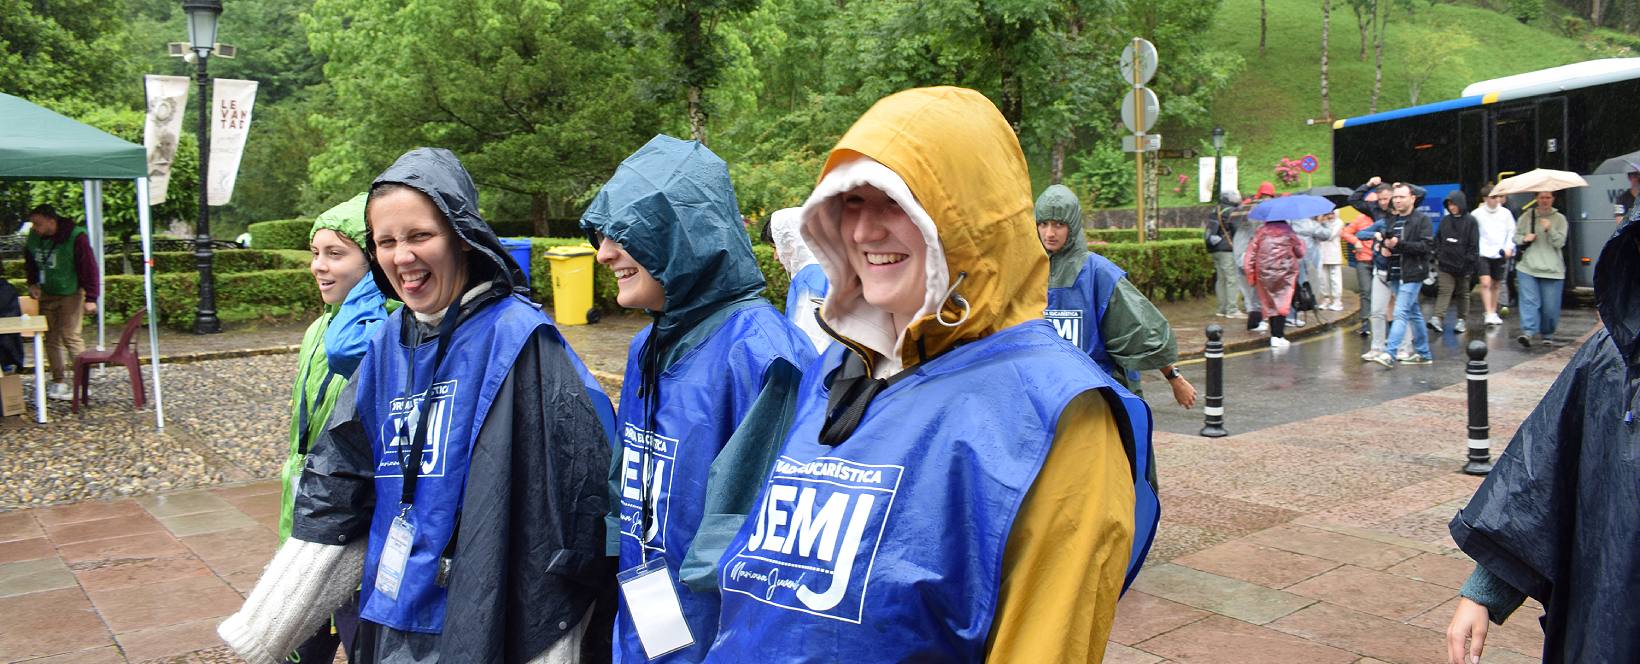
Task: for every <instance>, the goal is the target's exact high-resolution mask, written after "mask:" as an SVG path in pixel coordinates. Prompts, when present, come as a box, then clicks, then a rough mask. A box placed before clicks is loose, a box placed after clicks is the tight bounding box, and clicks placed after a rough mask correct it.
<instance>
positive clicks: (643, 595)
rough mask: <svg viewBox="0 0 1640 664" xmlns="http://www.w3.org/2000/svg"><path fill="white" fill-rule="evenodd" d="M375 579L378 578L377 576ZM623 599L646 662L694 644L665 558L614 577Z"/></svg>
mask: <svg viewBox="0 0 1640 664" xmlns="http://www.w3.org/2000/svg"><path fill="white" fill-rule="evenodd" d="M377 578H380V577H379V576H378V577H377ZM615 579H616V580H617V581H619V582H620V584H621V596H622V597H624V598H626V608H627V614H628V615H630V616H631V617H632V625H633V627H636V628H637V630H638V641H639V642H640V643H642V644H643V652H644V654H645V655H647V656H648V657H649V659H656V658H658V657H662V656H665V655H667V654H670V653H673V652H676V651H678V650H682V649H684V648H687V647H689V646H691V645H694V643H695V637H694V635H693V634H690V633H689V623H688V622H687V621H685V620H684V619H683V605H682V604H680V603H679V602H678V589H677V584H675V583H673V582H672V571H671V570H670V569H667V567H666V559H665V558H659V557H657V558H655V559H653V560H650V561H647V562H645V563H644V564H642V565H639V566H637V567H633V568H631V569H628V570H626V571H624V572H621V573H620V574H617V575H615Z"/></svg>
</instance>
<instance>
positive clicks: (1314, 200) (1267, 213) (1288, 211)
mask: <svg viewBox="0 0 1640 664" xmlns="http://www.w3.org/2000/svg"><path fill="white" fill-rule="evenodd" d="M1334 207H1336V206H1334V205H1333V202H1332V201H1329V200H1327V199H1325V198H1322V197H1320V196H1306V195H1303V194H1300V195H1297V196H1283V197H1281V198H1272V199H1270V200H1267V201H1264V202H1263V203H1259V204H1258V205H1257V206H1256V207H1254V208H1253V211H1252V212H1248V213H1247V218H1248V219H1252V220H1254V221H1290V220H1293V219H1304V218H1307V217H1315V216H1319V215H1323V214H1326V213H1328V212H1332V211H1333V208H1334Z"/></svg>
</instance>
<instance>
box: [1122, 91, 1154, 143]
mask: <svg viewBox="0 0 1640 664" xmlns="http://www.w3.org/2000/svg"><path fill="white" fill-rule="evenodd" d="M1134 93H1138V94H1137V95H1136V94H1134ZM1135 100H1138V101H1139V102H1140V103H1143V104H1144V108H1143V109H1142V110H1143V111H1144V120H1145V121H1144V124H1143V125H1142V126H1141V125H1140V124H1139V110H1141V109H1137V108H1134V104H1135ZM1161 114H1162V103H1161V102H1160V101H1158V100H1157V99H1156V93H1155V91H1153V90H1151V89H1150V88H1138V89H1135V90H1128V93H1127V95H1126V96H1124V97H1122V124H1123V125H1125V126H1126V127H1127V128H1128V131H1131V132H1133V133H1135V134H1143V133H1145V132H1147V131H1150V128H1151V127H1154V126H1156V116H1158V115H1161Z"/></svg>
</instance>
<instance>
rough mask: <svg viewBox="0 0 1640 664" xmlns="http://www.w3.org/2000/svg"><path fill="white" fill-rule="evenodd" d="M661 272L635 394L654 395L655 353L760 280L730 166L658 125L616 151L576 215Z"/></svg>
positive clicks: (759, 287) (586, 227)
mask: <svg viewBox="0 0 1640 664" xmlns="http://www.w3.org/2000/svg"><path fill="white" fill-rule="evenodd" d="M581 230H582V231H584V232H586V233H587V234H588V235H589V236H594V235H602V236H603V237H607V238H609V239H610V240H613V241H614V242H615V243H616V244H619V245H621V248H622V249H624V250H626V252H627V253H628V254H629V255H631V256H632V258H633V260H636V261H638V264H639V265H642V266H643V268H644V269H645V270H647V271H649V274H650V276H652V277H654V278H655V280H656V281H658V282H660V284H661V289H662V290H663V291H664V292H665V294H666V304H665V308H664V309H662V310H661V311H651V312H649V314H650V316H652V317H653V318H654V320H655V322H654V325H653V326H652V327H651V329H650V331H649V338H648V339H647V340H646V341H645V342H644V347H643V350H642V353H641V363H642V365H641V366H642V375H643V383H642V385H641V386H640V388H639V389H640V391H639V394H640V395H642V396H643V397H644V398H645V399H646V400H647V401H648V403H649V404H650V405H651V406H654V405H655V404H657V403H658V402H659V399H657V398H656V396H657V395H658V392H659V390H660V374H661V366H660V365H661V359H662V357H664V356H665V354H666V352H667V351H668V350H670V349H671V348H672V347H673V346H674V345H676V344H677V342H678V341H679V340H680V339H682V338H683V336H684V334H686V333H687V332H688V331H689V330H691V329H693V328H694V327H695V325H697V324H699V323H700V322H701V321H702V320H705V319H706V318H707V317H708V316H710V315H712V314H714V313H716V312H718V311H721V310H722V309H723V308H725V307H728V306H733V305H735V304H737V303H742V302H751V301H755V300H756V299H757V298H758V295H759V294H760V293H762V292H763V289H764V288H765V287H766V286H767V284H766V283H765V281H764V278H763V272H762V271H761V270H760V269H758V267H757V258H756V256H754V255H753V254H752V243H751V238H749V237H747V235H746V230H745V227H744V226H743V225H742V224H741V221H740V205H739V203H738V202H737V201H736V199H735V190H734V186H733V185H732V184H730V182H729V166H728V164H726V163H724V161H723V160H722V159H720V158H718V156H717V155H716V154H714V153H713V152H712V151H711V150H709V149H707V148H706V146H704V145H701V144H700V143H699V142H696V141H684V140H679V139H676V138H673V137H671V136H666V135H660V136H656V137H654V138H652V139H650V140H649V142H648V143H645V144H644V146H643V147H641V148H638V151H637V152H634V153H632V155H631V156H629V157H627V158H626V159H625V160H623V161H621V165H620V166H619V167H617V168H616V170H615V175H614V176H612V177H610V179H609V182H607V183H605V184H604V186H603V188H602V189H599V190H598V195H597V196H595V197H594V198H593V199H592V203H591V204H590V205H588V206H587V210H586V212H584V213H582V215H581Z"/></svg>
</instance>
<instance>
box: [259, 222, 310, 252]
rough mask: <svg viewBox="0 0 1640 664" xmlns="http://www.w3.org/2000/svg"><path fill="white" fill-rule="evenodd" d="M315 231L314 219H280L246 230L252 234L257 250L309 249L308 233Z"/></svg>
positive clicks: (260, 223)
mask: <svg viewBox="0 0 1640 664" xmlns="http://www.w3.org/2000/svg"><path fill="white" fill-rule="evenodd" d="M311 230H313V220H312V219H279V220H275V221H259V222H256V223H254V224H251V225H250V226H249V227H247V228H246V232H249V233H250V234H251V247H253V248H256V249H300V250H302V251H306V250H307V248H308V231H311Z"/></svg>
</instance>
